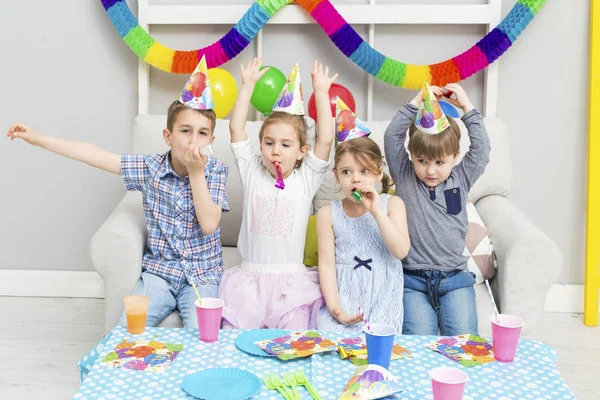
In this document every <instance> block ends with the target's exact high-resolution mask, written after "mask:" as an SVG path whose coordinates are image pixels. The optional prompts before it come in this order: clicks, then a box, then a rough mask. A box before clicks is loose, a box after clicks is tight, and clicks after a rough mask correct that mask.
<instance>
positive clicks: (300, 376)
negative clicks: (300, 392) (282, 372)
mask: <svg viewBox="0 0 600 400" xmlns="http://www.w3.org/2000/svg"><path fill="white" fill-rule="evenodd" d="M294 379H296V383H297V384H298V385H302V386H304V387H305V388H306V390H308V393H310V395H311V396H312V398H313V399H314V400H322V399H321V396H319V392H317V389H315V387H314V386H313V385H312V383H310V381H309V380H308V378H307V377H306V375H305V374H304V370H303V369H300V370H298V371H296V372H295V373H294Z"/></svg>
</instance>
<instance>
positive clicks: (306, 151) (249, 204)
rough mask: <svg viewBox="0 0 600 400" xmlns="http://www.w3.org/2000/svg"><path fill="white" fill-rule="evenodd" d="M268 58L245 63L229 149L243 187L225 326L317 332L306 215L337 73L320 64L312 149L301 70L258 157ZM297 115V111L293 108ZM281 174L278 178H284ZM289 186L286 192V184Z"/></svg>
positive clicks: (272, 118) (324, 152) (224, 293)
mask: <svg viewBox="0 0 600 400" xmlns="http://www.w3.org/2000/svg"><path fill="white" fill-rule="evenodd" d="M261 64H262V59H260V60H258V59H256V58H255V59H254V60H253V61H251V62H249V63H248V65H247V66H246V67H244V66H243V65H242V66H241V74H242V85H241V88H240V92H239V94H238V98H237V101H236V104H235V107H234V110H233V114H232V116H231V122H230V124H229V128H230V132H231V149H232V151H233V154H234V156H235V160H236V165H237V168H238V170H239V173H240V176H241V180H242V185H243V190H244V201H243V214H242V225H241V229H240V235H239V240H238V253H239V254H240V256H241V257H242V260H243V261H242V264H241V265H239V266H236V267H233V268H230V269H228V270H226V271H225V273H224V275H223V277H222V279H221V284H220V288H219V297H220V298H221V299H223V300H224V302H225V307H224V309H223V319H224V321H223V325H224V326H225V327H235V328H284V329H312V328H314V327H315V318H316V312H317V311H318V310H319V308H320V307H321V306H322V304H323V296H322V294H321V289H320V287H319V278H318V272H317V271H311V270H309V269H308V268H307V267H305V266H304V264H303V259H304V242H305V235H306V226H307V223H308V217H309V215H310V211H311V208H312V201H313V197H314V195H315V194H316V192H317V190H318V189H319V186H320V185H321V182H322V181H323V178H324V176H325V172H326V171H327V168H328V166H329V163H328V159H329V154H330V151H331V146H332V142H333V136H334V132H333V120H332V119H333V118H332V115H331V109H330V103H329V94H328V93H329V88H330V86H331V84H332V83H333V81H334V80H335V79H336V78H337V74H335V75H334V76H332V77H331V78H330V77H329V68H328V67H326V68H325V69H323V66H322V65H320V64H318V63H317V61H315V63H314V66H313V71H312V73H311V75H312V85H313V90H314V93H315V100H316V106H317V120H318V122H317V131H318V135H317V139H316V142H315V148H314V151H312V150H310V148H309V146H308V144H307V132H306V131H307V125H306V121H305V119H304V106H303V104H302V91H301V88H300V81H299V74H298V71H297V67H296V68H295V69H294V71H293V72H292V74H291V75H290V79H288V83H287V84H286V85H285V87H284V89H283V91H282V94H281V95H280V97H279V99H278V101H277V102H276V103H275V107H274V109H273V110H274V111H273V112H272V113H271V114H270V115H269V116H268V117H267V118H266V119H265V121H264V123H263V125H262V127H261V129H260V134H259V138H260V153H261V154H260V155H257V154H256V153H255V151H254V149H253V148H252V146H251V144H250V141H249V140H248V136H247V135H246V131H245V129H244V127H245V124H246V120H247V117H248V109H249V105H250V98H251V96H252V92H253V90H254V86H255V84H256V82H257V81H258V80H259V79H260V78H261V77H262V76H263V75H264V73H265V72H266V71H267V70H268V68H265V69H263V70H260V67H261ZM290 112H292V113H293V114H292V113H290ZM278 178H279V179H278ZM282 186H284V188H283V189H281V187H282Z"/></svg>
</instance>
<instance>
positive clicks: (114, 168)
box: [7, 123, 121, 175]
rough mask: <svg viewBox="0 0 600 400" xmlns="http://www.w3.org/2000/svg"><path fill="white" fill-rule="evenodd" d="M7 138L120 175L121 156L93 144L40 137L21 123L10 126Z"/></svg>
mask: <svg viewBox="0 0 600 400" xmlns="http://www.w3.org/2000/svg"><path fill="white" fill-rule="evenodd" d="M7 136H8V137H10V139H11V140H14V139H23V140H24V141H26V142H27V143H29V144H31V145H33V146H39V147H41V148H43V149H45V150H48V151H51V152H53V153H56V154H60V155H61V156H63V157H67V158H70V159H72V160H75V161H80V162H83V163H86V164H88V165H91V166H92V167H96V168H100V169H103V170H105V171H108V172H112V173H113V174H117V175H121V156H120V155H119V154H115V153H110V152H108V151H104V150H102V149H101V148H99V147H98V146H95V145H93V144H90V143H85V142H76V141H73V140H67V139H59V138H55V137H51V136H46V135H42V134H41V133H38V132H36V131H34V130H33V129H31V128H30V127H29V126H27V125H25V124H21V123H16V124H14V125H13V126H11V127H10V129H9V130H8V135H7Z"/></svg>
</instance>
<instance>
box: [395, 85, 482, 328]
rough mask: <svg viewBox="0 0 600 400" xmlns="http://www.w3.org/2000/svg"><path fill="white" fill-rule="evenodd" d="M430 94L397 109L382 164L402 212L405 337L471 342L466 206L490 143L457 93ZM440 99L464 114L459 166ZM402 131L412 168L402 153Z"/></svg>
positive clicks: (453, 126) (455, 130)
mask: <svg viewBox="0 0 600 400" xmlns="http://www.w3.org/2000/svg"><path fill="white" fill-rule="evenodd" d="M429 89H430V91H428V90H427V89H425V90H424V91H421V92H420V93H419V94H418V95H417V96H416V97H415V98H414V99H412V100H411V101H410V102H409V103H407V104H405V105H403V106H402V107H401V108H400V110H398V113H397V114H396V115H395V116H394V118H393V119H392V121H391V122H390V125H389V126H388V128H387V129H386V132H385V156H386V160H387V163H388V165H389V168H390V173H391V176H392V178H393V179H394V181H395V183H396V194H397V195H398V196H400V197H401V198H402V200H404V203H405V205H406V210H407V217H408V230H409V234H410V241H411V249H410V251H409V253H408V256H407V257H406V258H405V259H404V260H403V266H404V325H403V333H404V334H415V335H437V334H438V328H439V332H440V334H441V335H444V336H453V335H459V334H467V333H472V334H477V311H476V306H475V291H474V289H473V284H474V283H475V278H474V275H473V274H472V273H470V272H469V271H468V269H467V262H466V259H465V257H464V256H463V250H464V247H465V236H466V234H467V226H468V220H467V212H466V201H467V197H468V193H469V190H470V189H471V187H472V186H473V184H474V183H475V181H477V179H478V178H479V177H480V176H481V174H483V171H484V170H485V167H486V165H487V163H488V162H489V154H490V142H489V138H488V135H487V132H486V130H485V126H484V124H483V118H482V116H481V113H480V112H479V111H478V110H476V109H475V108H474V107H473V105H472V104H471V102H470V101H469V98H468V96H467V94H466V93H465V91H464V89H463V88H462V87H461V86H459V85H457V84H449V85H447V86H446V87H445V90H443V89H441V88H439V87H435V86H432V87H430V88H429ZM445 91H450V92H453V93H454V94H455V95H456V99H454V98H448V102H450V103H452V104H453V105H455V106H457V107H460V108H462V110H463V112H464V115H463V117H462V121H463V122H464V124H465V126H466V127H467V132H468V134H469V138H470V141H471V145H470V147H469V151H468V152H467V154H465V156H464V157H463V159H462V160H461V162H460V163H459V164H457V165H454V164H455V162H456V160H457V158H458V155H459V153H460V144H459V142H460V129H459V127H458V125H457V123H456V122H455V121H454V120H453V119H452V118H451V117H446V116H444V115H443V113H442V111H441V108H440V105H439V103H438V102H437V99H436V98H435V97H441V96H443V95H444V92H445ZM415 117H417V121H416V124H415ZM445 118H447V120H445ZM409 128H410V129H409ZM407 130H408V131H409V133H408V134H409V143H408V152H409V153H410V155H411V158H412V161H411V160H410V159H409V155H408V153H407V152H406V150H405V148H404V143H405V140H406V132H407Z"/></svg>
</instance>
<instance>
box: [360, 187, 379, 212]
mask: <svg viewBox="0 0 600 400" xmlns="http://www.w3.org/2000/svg"><path fill="white" fill-rule="evenodd" d="M357 189H358V190H360V192H361V193H362V197H363V199H362V203H363V204H364V205H365V207H366V208H367V211H369V212H370V213H371V214H377V213H378V212H381V211H382V209H381V200H379V193H377V190H375V188H374V187H373V186H361V187H358V188H357Z"/></svg>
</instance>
